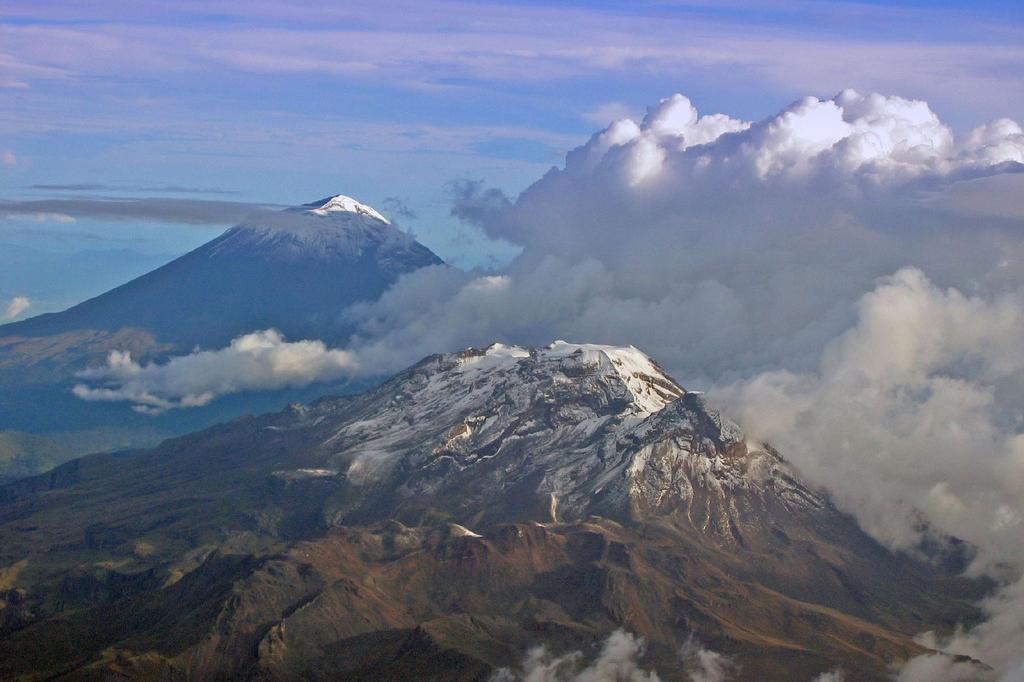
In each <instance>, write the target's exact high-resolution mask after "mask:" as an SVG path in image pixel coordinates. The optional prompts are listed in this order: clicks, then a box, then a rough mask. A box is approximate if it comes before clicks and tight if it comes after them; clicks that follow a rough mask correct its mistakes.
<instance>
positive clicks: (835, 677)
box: [811, 668, 846, 682]
mask: <svg viewBox="0 0 1024 682" xmlns="http://www.w3.org/2000/svg"><path fill="white" fill-rule="evenodd" d="M845 681H846V674H845V673H844V672H843V671H842V669H841V668H836V669H835V670H830V671H828V672H824V673H822V674H820V675H818V676H817V677H815V678H814V679H813V680H811V682H845Z"/></svg>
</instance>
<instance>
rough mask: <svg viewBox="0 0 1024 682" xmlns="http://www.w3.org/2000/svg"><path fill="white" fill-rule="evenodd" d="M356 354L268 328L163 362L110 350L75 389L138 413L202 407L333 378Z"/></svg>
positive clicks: (342, 372) (343, 371)
mask: <svg viewBox="0 0 1024 682" xmlns="http://www.w3.org/2000/svg"><path fill="white" fill-rule="evenodd" d="M357 366H358V365H357V362H356V359H355V357H354V356H353V355H352V354H351V353H349V352H348V351H344V350H337V349H331V348H327V347H326V346H325V345H324V344H323V342H321V341H294V342H288V341H286V340H285V339H284V337H283V336H282V335H281V333H280V332H278V331H276V330H273V329H268V330H265V331H259V332H253V333H251V334H246V335H244V336H240V337H238V338H236V339H234V340H233V341H232V342H231V344H230V345H229V346H227V347H226V348H222V349H219V350H212V351H211V350H206V351H203V350H197V351H195V352H193V353H191V354H189V355H183V356H178V357H173V358H171V359H170V360H168V361H167V362H165V363H163V364H157V363H149V364H146V365H142V364H140V363H138V362H136V361H134V360H133V359H132V358H131V356H130V354H128V353H126V352H121V351H112V352H111V353H110V356H109V357H108V359H107V364H106V365H103V366H101V367H96V368H91V369H87V370H85V371H83V372H81V373H80V375H79V376H80V377H81V378H83V379H86V380H87V381H88V382H89V383H82V384H78V385H76V386H75V387H74V389H73V391H74V394H75V395H76V396H78V397H79V398H81V399H83V400H96V401H130V402H131V403H133V406H134V408H135V409H136V410H138V411H140V412H148V413H159V412H162V411H164V410H169V409H173V408H181V407H195V406H200V405H206V404H208V403H209V402H210V401H212V400H214V399H215V398H217V397H218V396H221V395H225V394H228V393H235V392H238V391H249V390H272V389H279V388H299V387H303V386H308V385H309V384H311V383H313V382H316V381H327V380H331V379H337V378H340V377H343V376H346V375H348V374H351V373H352V372H353V371H355V370H356V368H357Z"/></svg>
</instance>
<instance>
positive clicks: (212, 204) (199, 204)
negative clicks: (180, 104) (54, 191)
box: [0, 197, 268, 225]
mask: <svg viewBox="0 0 1024 682" xmlns="http://www.w3.org/2000/svg"><path fill="white" fill-rule="evenodd" d="M267 208H268V207H267V206H266V205H264V204H248V203H240V202H232V201H208V200H202V199H169V198H166V197H147V198H92V197H81V198H60V199H30V200H20V201H18V200H16V201H10V200H8V201H4V200H0V218H9V219H23V220H24V219H28V220H36V221H56V222H71V221H73V220H74V219H76V218H97V219H103V220H116V221H123V220H140V221H156V222H168V223H185V224H194V225H229V224H232V223H236V222H239V221H240V220H242V219H244V218H246V217H247V216H250V215H252V214H253V213H256V212H259V211H261V210H266V209H267Z"/></svg>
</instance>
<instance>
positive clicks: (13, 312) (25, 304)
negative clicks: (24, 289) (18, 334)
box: [4, 296, 32, 320]
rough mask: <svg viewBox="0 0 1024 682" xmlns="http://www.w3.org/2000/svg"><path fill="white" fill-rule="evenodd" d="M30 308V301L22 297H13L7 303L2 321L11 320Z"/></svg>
mask: <svg viewBox="0 0 1024 682" xmlns="http://www.w3.org/2000/svg"><path fill="white" fill-rule="evenodd" d="M31 307H32V301H30V300H29V299H28V298H26V297H24V296H15V297H14V298H12V299H11V300H10V302H8V304H7V308H6V310H4V319H7V320H13V319H15V318H17V317H19V316H21V315H22V314H23V313H25V312H26V311H27V310H28V309H29V308H31Z"/></svg>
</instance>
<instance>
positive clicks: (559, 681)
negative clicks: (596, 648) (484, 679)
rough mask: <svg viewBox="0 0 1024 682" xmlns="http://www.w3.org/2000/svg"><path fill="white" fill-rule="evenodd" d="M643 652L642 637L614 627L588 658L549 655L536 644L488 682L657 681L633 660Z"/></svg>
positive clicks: (575, 655) (570, 654)
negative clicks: (511, 667) (512, 666)
mask: <svg viewBox="0 0 1024 682" xmlns="http://www.w3.org/2000/svg"><path fill="white" fill-rule="evenodd" d="M643 654H644V641H643V639H641V638H639V637H636V636H634V635H632V634H630V633H628V632H626V631H624V630H616V631H615V632H613V633H612V634H611V635H609V636H608V639H606V640H605V642H604V646H603V647H602V648H601V652H600V653H599V654H598V656H597V658H596V659H594V660H593V661H592V662H587V661H585V660H584V657H583V653H582V652H580V651H573V652H570V653H567V654H563V655H562V656H553V655H552V654H551V652H549V651H548V649H547V648H546V647H544V646H539V647H535V648H533V649H531V650H530V652H529V653H528V654H527V655H526V660H524V661H523V664H522V667H521V669H519V670H517V671H512V670H509V669H508V668H502V669H500V670H498V671H497V672H496V673H495V674H494V675H493V676H492V677H491V682H516V681H517V680H518V681H521V682H660V680H661V678H660V677H658V674H657V673H656V672H653V671H646V670H644V669H643V668H641V667H640V665H639V664H638V663H637V659H638V658H640V657H642V656H643Z"/></svg>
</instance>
